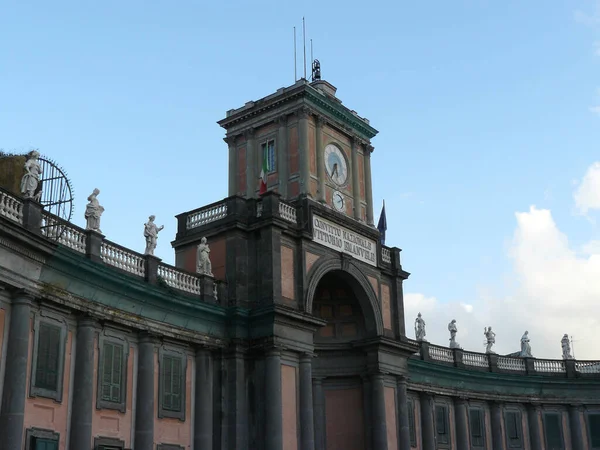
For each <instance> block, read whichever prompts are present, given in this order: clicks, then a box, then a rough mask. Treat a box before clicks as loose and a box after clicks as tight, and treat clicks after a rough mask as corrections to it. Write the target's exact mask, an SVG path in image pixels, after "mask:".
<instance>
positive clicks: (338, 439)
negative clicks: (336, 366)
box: [325, 387, 365, 450]
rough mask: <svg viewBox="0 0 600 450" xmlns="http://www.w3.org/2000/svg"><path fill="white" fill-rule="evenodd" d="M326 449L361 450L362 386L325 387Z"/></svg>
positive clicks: (362, 441)
mask: <svg viewBox="0 0 600 450" xmlns="http://www.w3.org/2000/svg"><path fill="white" fill-rule="evenodd" d="M325 414H326V417H327V424H326V434H327V450H363V449H364V448H365V429H364V418H363V391H362V388H359V387H357V388H350V389H343V388H341V389H326V390H325Z"/></svg>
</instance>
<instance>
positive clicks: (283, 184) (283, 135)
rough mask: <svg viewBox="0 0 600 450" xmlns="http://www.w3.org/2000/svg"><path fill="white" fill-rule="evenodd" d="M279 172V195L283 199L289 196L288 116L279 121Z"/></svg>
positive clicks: (283, 116) (281, 117)
mask: <svg viewBox="0 0 600 450" xmlns="http://www.w3.org/2000/svg"><path fill="white" fill-rule="evenodd" d="M277 125H278V128H277V170H278V172H279V177H278V178H279V189H278V190H279V193H280V194H281V195H282V196H283V198H287V195H288V179H289V151H288V133H287V115H282V116H280V117H279V118H278V119H277Z"/></svg>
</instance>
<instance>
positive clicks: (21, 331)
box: [0, 291, 33, 450]
mask: <svg viewBox="0 0 600 450" xmlns="http://www.w3.org/2000/svg"><path fill="white" fill-rule="evenodd" d="M32 300H33V297H32V296H31V295H30V294H28V293H25V292H22V291H21V292H19V293H17V294H16V295H15V297H14V298H13V300H12V304H11V309H10V324H9V329H8V342H7V344H6V370H5V373H4V391H3V395H2V407H1V409H0V436H2V438H1V442H2V444H3V447H2V449H3V450H21V449H22V448H23V434H24V432H23V423H24V418H25V396H26V394H27V359H28V355H29V334H30V327H31V302H32Z"/></svg>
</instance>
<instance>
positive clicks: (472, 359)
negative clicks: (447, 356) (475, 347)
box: [462, 352, 490, 367]
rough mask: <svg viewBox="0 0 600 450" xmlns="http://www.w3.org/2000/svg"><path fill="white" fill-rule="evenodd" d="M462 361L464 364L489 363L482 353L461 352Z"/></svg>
mask: <svg viewBox="0 0 600 450" xmlns="http://www.w3.org/2000/svg"><path fill="white" fill-rule="evenodd" d="M462 361H463V364H464V365H465V366H473V367H489V365H490V363H489V362H488V359H487V357H486V355H485V354H483V353H474V352H463V355H462Z"/></svg>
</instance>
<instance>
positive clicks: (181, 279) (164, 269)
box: [158, 264, 202, 295]
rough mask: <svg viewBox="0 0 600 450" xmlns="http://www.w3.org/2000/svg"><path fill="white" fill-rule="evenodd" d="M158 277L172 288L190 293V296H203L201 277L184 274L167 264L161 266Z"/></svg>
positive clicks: (159, 266)
mask: <svg viewBox="0 0 600 450" xmlns="http://www.w3.org/2000/svg"><path fill="white" fill-rule="evenodd" d="M158 276H159V277H160V278H162V280H163V281H164V282H165V283H167V285H169V286H171V287H172V288H175V289H179V290H180V291H184V292H189V293H190V294H195V295H200V294H202V284H201V278H200V276H199V275H195V274H191V273H188V272H184V271H183V270H180V269H177V268H176V267H173V266H169V265H167V264H159V265H158Z"/></svg>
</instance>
